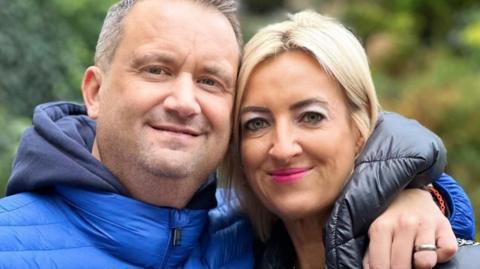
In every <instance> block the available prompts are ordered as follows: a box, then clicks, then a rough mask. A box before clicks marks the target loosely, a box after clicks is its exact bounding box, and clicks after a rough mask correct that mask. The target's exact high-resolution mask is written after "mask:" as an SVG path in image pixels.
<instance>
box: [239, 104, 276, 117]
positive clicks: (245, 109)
mask: <svg viewBox="0 0 480 269" xmlns="http://www.w3.org/2000/svg"><path fill="white" fill-rule="evenodd" d="M248 112H257V113H268V112H269V110H268V109H267V108H265V107H261V106H245V107H242V108H241V109H240V113H239V114H240V115H242V114H245V113H248Z"/></svg>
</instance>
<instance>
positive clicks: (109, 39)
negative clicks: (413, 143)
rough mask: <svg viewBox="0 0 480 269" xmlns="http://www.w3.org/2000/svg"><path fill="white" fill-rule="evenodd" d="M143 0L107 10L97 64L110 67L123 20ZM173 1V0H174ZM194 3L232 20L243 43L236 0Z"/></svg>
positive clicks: (124, 0)
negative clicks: (216, 11)
mask: <svg viewBox="0 0 480 269" xmlns="http://www.w3.org/2000/svg"><path fill="white" fill-rule="evenodd" d="M140 1H142V0H122V1H119V2H117V3H116V4H114V5H112V6H111V7H110V9H109V10H108V12H107V15H106V17H105V20H104V21H103V26H102V29H101V31H100V35H99V38H98V41H97V47H96V50H95V58H94V61H95V65H97V66H100V67H101V68H105V69H108V68H109V66H110V63H111V62H112V59H113V56H114V55H115V52H116V50H117V47H118V44H119V43H120V41H121V39H122V33H123V20H124V18H125V17H126V16H127V15H128V13H129V12H130V10H131V9H132V7H133V6H134V5H135V4H136V3H138V2H140ZM172 1H173V0H172ZM189 1H192V2H194V3H197V4H200V5H203V6H206V7H212V8H214V9H216V10H218V11H219V12H220V13H222V14H223V15H224V16H225V17H226V18H227V19H228V21H229V22H230V24H231V26H232V28H233V31H234V32H235V37H236V39H237V43H238V46H239V48H241V47H242V45H243V37H242V32H241V30H240V23H239V20H238V17H237V3H236V1H235V0H189Z"/></svg>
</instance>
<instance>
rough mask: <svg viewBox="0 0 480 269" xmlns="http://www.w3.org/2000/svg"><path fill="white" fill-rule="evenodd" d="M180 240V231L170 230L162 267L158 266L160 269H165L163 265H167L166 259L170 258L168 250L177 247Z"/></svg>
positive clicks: (177, 229) (177, 228)
mask: <svg viewBox="0 0 480 269" xmlns="http://www.w3.org/2000/svg"><path fill="white" fill-rule="evenodd" d="M181 240H182V230H181V229H180V228H179V227H175V228H172V229H171V231H170V234H169V236H168V245H167V250H166V251H165V255H164V256H163V261H162V265H161V266H160V268H161V269H163V268H165V264H166V263H167V260H168V257H169V256H170V250H171V249H172V247H175V246H179V245H180V244H181Z"/></svg>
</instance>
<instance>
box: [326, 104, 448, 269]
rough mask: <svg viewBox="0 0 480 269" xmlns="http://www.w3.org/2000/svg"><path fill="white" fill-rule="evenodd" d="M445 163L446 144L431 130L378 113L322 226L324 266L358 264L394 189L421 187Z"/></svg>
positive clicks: (339, 266)
mask: <svg viewBox="0 0 480 269" xmlns="http://www.w3.org/2000/svg"><path fill="white" fill-rule="evenodd" d="M386 119H388V120H386ZM445 164H446V152H445V148H444V146H443V143H442V141H441V140H440V139H439V138H438V137H437V136H436V135H435V134H434V133H431V132H430V131H428V130H426V129H425V128H423V127H421V126H420V125H419V123H418V122H416V121H414V120H408V119H405V118H404V117H401V116H399V115H397V114H394V113H383V114H382V115H381V117H380V119H379V121H378V123H377V128H376V129H375V132H374V133H373V134H372V136H371V137H370V138H369V140H368V142H367V145H366V147H365V149H364V151H363V152H362V154H361V155H360V156H359V158H358V159H357V162H356V168H355V171H354V173H353V175H352V178H351V180H350V182H349V183H348V184H347V185H346V186H345V188H344V191H343V193H342V194H341V195H340V197H339V198H338V199H337V201H336V203H335V205H334V207H333V210H332V213H331V215H330V219H329V220H328V223H327V225H326V226H325V229H326V231H325V249H326V263H327V268H329V269H332V268H362V259H363V255H364V253H365V250H366V247H367V244H368V234H367V232H368V227H369V226H370V224H371V223H372V222H373V220H375V219H376V218H377V217H378V216H379V215H380V214H381V213H382V212H383V211H384V210H385V209H386V207H387V206H388V205H389V204H390V202H391V200H392V198H393V197H394V196H395V194H397V193H398V192H400V191H401V190H402V189H404V188H405V187H407V186H411V187H419V186H425V185H426V184H428V183H430V182H431V181H432V179H434V178H437V177H438V176H440V174H441V173H442V171H443V169H444V167H445Z"/></svg>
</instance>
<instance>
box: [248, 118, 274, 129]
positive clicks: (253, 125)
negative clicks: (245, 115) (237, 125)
mask: <svg viewBox="0 0 480 269" xmlns="http://www.w3.org/2000/svg"><path fill="white" fill-rule="evenodd" d="M243 126H244V129H245V130H246V131H258V130H260V129H263V128H266V127H268V126H269V123H268V122H267V121H266V120H265V119H262V118H255V119H251V120H249V121H247V122H246V123H245V124H244V125H243Z"/></svg>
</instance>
